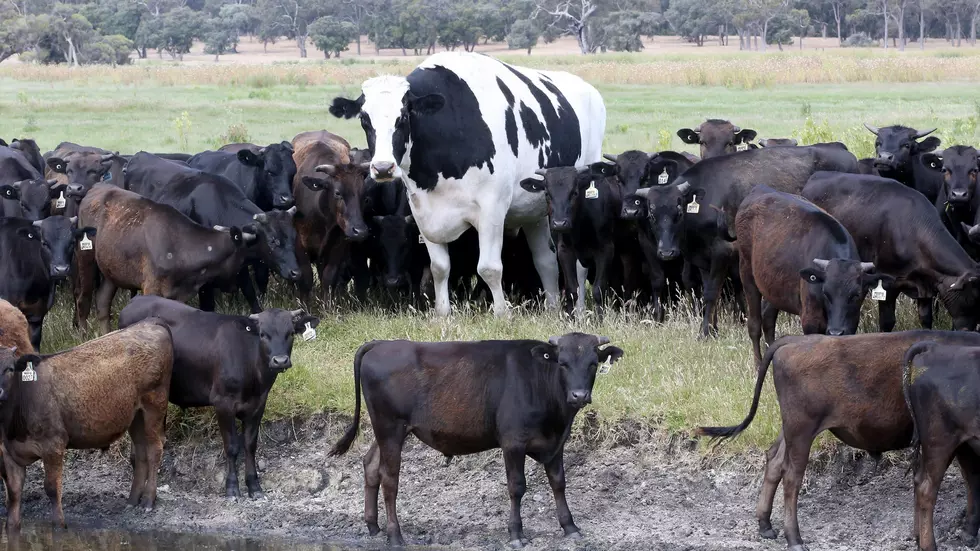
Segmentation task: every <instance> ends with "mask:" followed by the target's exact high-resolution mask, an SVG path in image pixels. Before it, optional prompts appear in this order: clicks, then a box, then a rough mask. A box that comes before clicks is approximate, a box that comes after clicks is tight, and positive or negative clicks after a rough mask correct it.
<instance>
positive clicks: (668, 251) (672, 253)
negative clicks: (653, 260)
mask: <svg viewBox="0 0 980 551" xmlns="http://www.w3.org/2000/svg"><path fill="white" fill-rule="evenodd" d="M680 255H681V251H680V249H675V248H660V249H658V250H657V256H659V257H660V259H661V260H673V259H675V258H677V257H678V256H680Z"/></svg>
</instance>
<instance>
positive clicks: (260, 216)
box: [252, 212, 269, 224]
mask: <svg viewBox="0 0 980 551" xmlns="http://www.w3.org/2000/svg"><path fill="white" fill-rule="evenodd" d="M252 220H255V221H256V222H258V223H259V224H265V223H266V222H268V221H269V215H268V214H266V213H264V212H259V213H256V214H253V215H252Z"/></svg>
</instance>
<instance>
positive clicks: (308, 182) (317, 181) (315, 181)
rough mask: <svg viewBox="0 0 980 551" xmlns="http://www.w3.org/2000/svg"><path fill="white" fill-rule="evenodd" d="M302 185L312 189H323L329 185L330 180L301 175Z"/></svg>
mask: <svg viewBox="0 0 980 551" xmlns="http://www.w3.org/2000/svg"><path fill="white" fill-rule="evenodd" d="M303 185H304V186H306V187H308V188H310V189H311V190H313V191H323V190H325V189H327V188H328V187H330V182H328V181H326V180H324V179H323V178H313V177H312V176H303Z"/></svg>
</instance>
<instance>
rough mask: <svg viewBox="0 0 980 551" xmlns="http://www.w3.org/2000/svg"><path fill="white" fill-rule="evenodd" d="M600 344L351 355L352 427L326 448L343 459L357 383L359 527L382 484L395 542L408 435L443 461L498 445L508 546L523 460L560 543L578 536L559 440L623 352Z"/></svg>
mask: <svg viewBox="0 0 980 551" xmlns="http://www.w3.org/2000/svg"><path fill="white" fill-rule="evenodd" d="M608 342H609V339H608V338H606V337H596V336H594V335H586V334H583V333H569V334H567V335H565V336H562V337H552V338H551V340H550V341H549V342H547V343H545V342H540V341H532V340H522V341H478V342H439V343H416V342H411V341H372V342H369V343H367V344H365V345H363V346H361V348H360V349H359V350H358V351H357V355H356V356H355V357H354V397H355V398H354V400H355V405H354V421H353V423H352V424H351V425H350V426H349V427H348V428H347V432H345V433H344V436H343V438H341V439H340V441H339V442H337V444H336V445H335V446H334V447H333V449H332V450H331V451H330V455H331V456H336V455H341V454H343V453H346V452H347V450H349V449H350V447H351V444H353V442H354V439H355V438H356V437H357V430H358V428H359V427H360V419H361V381H362V380H363V381H364V401H365V403H366V404H367V410H368V414H369V415H370V416H371V426H372V428H373V429H374V435H375V443H374V444H372V445H371V449H370V450H369V451H368V452H367V455H365V456H364V520H365V522H367V525H368V530H369V531H370V533H371V535H375V534H377V533H378V532H380V531H381V529H380V527H379V526H378V487H379V486H380V485H382V484H383V485H384V493H385V508H386V510H387V513H388V530H387V533H388V542H389V543H390V544H392V545H404V540H403V539H402V533H401V527H400V526H399V524H398V515H397V513H396V512H395V496H396V494H397V493H398V471H399V469H400V467H401V452H402V446H403V445H404V443H405V437H407V436H408V434H409V433H412V434H414V435H415V436H416V437H418V439H419V440H421V441H422V442H424V443H425V444H427V445H428V446H430V447H432V448H434V449H436V450H438V451H440V452H442V453H443V454H445V455H447V456H453V455H466V454H471V453H479V452H482V451H486V450H491V449H495V448H501V449H502V450H503V454H504V465H505V468H506V470H507V489H508V491H509V493H510V505H511V508H510V522H509V523H508V525H507V528H508V532H509V533H510V539H511V545H512V546H514V547H521V546H522V540H523V538H524V530H523V526H522V522H521V498H522V497H524V491H525V485H526V482H525V480H524V458H525V456H527V457H530V458H532V459H534V460H535V461H538V462H539V463H542V464H543V465H544V467H545V470H546V471H547V473H548V481H549V482H550V483H551V489H552V491H553V492H554V495H555V503H556V505H557V507H558V522H559V523H560V524H561V527H562V529H563V530H564V531H565V535H566V536H576V537H577V536H578V534H579V529H578V527H577V526H576V525H575V523H574V522H573V521H572V514H571V512H569V510H568V504H567V503H566V501H565V463H564V449H565V441H566V440H567V439H568V434H569V431H570V430H571V427H572V422H573V421H574V419H575V414H576V413H578V411H579V410H580V409H581V408H582V407H584V406H585V405H587V404H589V403H590V402H591V401H592V386H593V384H594V383H595V377H596V371H597V368H598V366H599V364H601V363H605V362H607V361H608V362H614V361H616V360H618V359H619V358H620V357H622V355H623V351H622V350H620V349H619V348H616V347H615V346H607V347H605V348H600V347H601V346H603V345H605V344H607V343H608Z"/></svg>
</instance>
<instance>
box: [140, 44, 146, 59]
mask: <svg viewBox="0 0 980 551" xmlns="http://www.w3.org/2000/svg"><path fill="white" fill-rule="evenodd" d="M139 56H140V59H146V46H143V47H142V48H140V53H139Z"/></svg>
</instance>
